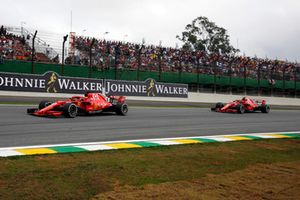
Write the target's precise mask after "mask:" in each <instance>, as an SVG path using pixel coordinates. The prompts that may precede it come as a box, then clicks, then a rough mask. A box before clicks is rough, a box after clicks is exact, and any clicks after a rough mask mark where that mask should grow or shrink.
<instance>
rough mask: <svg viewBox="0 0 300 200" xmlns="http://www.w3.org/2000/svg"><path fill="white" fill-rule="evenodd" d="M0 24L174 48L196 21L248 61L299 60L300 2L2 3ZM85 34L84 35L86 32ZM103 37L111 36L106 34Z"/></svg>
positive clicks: (6, 0) (128, 0) (68, 0)
mask: <svg viewBox="0 0 300 200" xmlns="http://www.w3.org/2000/svg"><path fill="white" fill-rule="evenodd" d="M0 1H1V11H0V24H3V25H7V26H19V27H20V26H21V23H22V22H25V23H26V24H25V23H23V25H24V27H25V28H28V29H30V28H31V29H37V30H39V31H44V32H53V33H61V34H65V33H69V32H70V30H71V11H72V30H73V31H74V32H76V33H77V35H81V34H84V35H85V36H94V37H97V38H103V37H105V39H111V40H126V41H130V42H139V43H140V42H141V41H142V39H143V38H145V41H146V44H155V45H158V44H159V41H162V45H163V46H171V47H175V44H176V43H178V44H180V42H179V41H178V40H177V39H176V35H180V34H181V32H182V31H184V28H185V26H186V25H187V24H188V23H191V21H192V20H193V19H195V18H196V17H198V16H206V17H208V18H209V19H210V20H211V21H214V22H215V23H216V24H217V25H218V26H221V27H224V28H225V29H227V30H228V34H229V36H230V39H231V43H232V45H233V46H235V47H238V48H239V49H240V50H241V52H242V53H245V54H246V55H247V56H254V55H257V56H258V57H263V58H265V57H266V56H267V57H268V58H273V59H275V58H278V59H283V60H285V59H288V60H290V61H295V60H298V62H299V61H300V23H299V21H300V0H107V1H105V0H84V1H83V0H51V1H50V0H0ZM84 30H85V31H84ZM105 32H109V34H106V35H104V33H105Z"/></svg>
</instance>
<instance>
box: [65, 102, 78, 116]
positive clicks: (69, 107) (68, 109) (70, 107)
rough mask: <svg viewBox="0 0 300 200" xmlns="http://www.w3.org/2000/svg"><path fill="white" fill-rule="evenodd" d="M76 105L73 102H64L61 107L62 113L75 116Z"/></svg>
mask: <svg viewBox="0 0 300 200" xmlns="http://www.w3.org/2000/svg"><path fill="white" fill-rule="evenodd" d="M77 112H78V109H77V106H76V105H75V104H74V103H66V104H65V105H64V108H63V115H64V116H65V117H68V118H74V117H76V116H77Z"/></svg>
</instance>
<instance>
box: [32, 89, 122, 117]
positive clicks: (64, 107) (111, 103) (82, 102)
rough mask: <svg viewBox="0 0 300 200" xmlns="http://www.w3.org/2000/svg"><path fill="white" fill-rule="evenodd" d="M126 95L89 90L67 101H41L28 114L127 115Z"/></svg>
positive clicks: (55, 115)
mask: <svg viewBox="0 0 300 200" xmlns="http://www.w3.org/2000/svg"><path fill="white" fill-rule="evenodd" d="M125 98H126V97H124V96H108V97H106V96H104V95H103V94H101V93H91V92H87V93H86V94H85V95H84V96H73V97H71V98H70V99H68V100H66V101H56V102H54V103H52V102H50V101H41V102H40V104H39V108H29V109H27V113H28V114H32V115H36V116H53V117H58V116H62V115H63V116H65V117H68V118H74V117H76V116H77V115H78V114H94V113H100V112H115V113H116V114H118V115H126V114H127V112H128V105H127V104H126V103H125Z"/></svg>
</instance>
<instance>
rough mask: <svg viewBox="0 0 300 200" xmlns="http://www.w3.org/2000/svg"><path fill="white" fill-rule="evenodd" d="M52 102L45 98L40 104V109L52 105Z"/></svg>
mask: <svg viewBox="0 0 300 200" xmlns="http://www.w3.org/2000/svg"><path fill="white" fill-rule="evenodd" d="M51 104H52V102H51V101H47V100H43V101H41V102H40V104H39V110H42V109H44V108H46V107H47V106H50V105H51Z"/></svg>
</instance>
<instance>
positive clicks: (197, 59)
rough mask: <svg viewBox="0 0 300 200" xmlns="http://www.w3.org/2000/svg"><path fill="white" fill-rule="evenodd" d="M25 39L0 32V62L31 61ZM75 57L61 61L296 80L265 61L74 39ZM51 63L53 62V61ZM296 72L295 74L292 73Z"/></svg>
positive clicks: (281, 64) (42, 58)
mask: <svg viewBox="0 0 300 200" xmlns="http://www.w3.org/2000/svg"><path fill="white" fill-rule="evenodd" d="M29 39H30V38H25V37H24V36H18V35H14V34H12V33H9V32H8V31H7V30H6V28H4V27H3V26H1V28H0V60H3V59H16V60H25V61H26V60H31V52H32V49H31V47H30V45H29V42H28V41H29ZM74 43H75V44H74V45H73V46H74V47H75V51H74V52H75V53H74V55H72V56H69V57H67V58H66V59H65V63H66V64H75V65H85V66H89V65H92V66H96V67H97V68H98V69H101V70H106V69H110V68H115V66H116V67H117V69H119V70H122V69H127V70H137V69H139V70H141V71H156V72H157V71H162V72H179V73H180V72H186V73H200V74H208V75H214V74H217V75H218V76H231V77H248V78H254V79H257V78H260V79H269V80H270V82H271V83H273V80H282V79H283V77H284V78H285V80H295V79H296V80H300V65H299V64H298V63H292V62H288V61H281V60H270V59H268V58H265V59H262V58H257V57H254V58H250V57H246V56H240V55H221V54H213V53H212V54H208V53H206V52H204V51H190V50H186V49H180V48H170V47H162V46H154V45H144V44H135V43H129V42H119V41H109V40H100V39H95V38H89V37H82V36H79V37H75V40H74ZM54 60H55V61H54ZM35 61H39V62H55V63H58V62H59V58H58V56H56V57H55V58H54V59H52V60H51V59H49V58H48V57H47V55H46V54H43V53H36V54H35ZM295 72H296V73H295Z"/></svg>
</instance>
